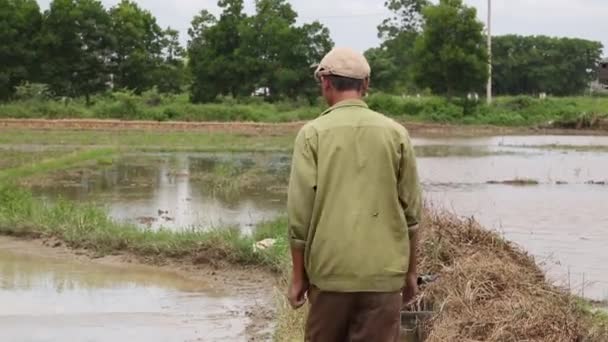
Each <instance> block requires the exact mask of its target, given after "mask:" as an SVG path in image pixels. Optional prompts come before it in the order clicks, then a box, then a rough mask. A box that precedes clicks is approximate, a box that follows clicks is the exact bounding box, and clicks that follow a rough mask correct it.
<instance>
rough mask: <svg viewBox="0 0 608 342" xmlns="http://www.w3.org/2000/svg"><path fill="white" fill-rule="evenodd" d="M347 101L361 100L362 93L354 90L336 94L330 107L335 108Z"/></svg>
mask: <svg viewBox="0 0 608 342" xmlns="http://www.w3.org/2000/svg"><path fill="white" fill-rule="evenodd" d="M347 100H361V93H360V92H358V91H356V90H353V91H345V92H342V93H339V94H336V95H335V96H334V98H333V99H332V101H331V102H332V103H330V104H329V105H330V106H333V105H335V104H337V103H339V102H342V101H347Z"/></svg>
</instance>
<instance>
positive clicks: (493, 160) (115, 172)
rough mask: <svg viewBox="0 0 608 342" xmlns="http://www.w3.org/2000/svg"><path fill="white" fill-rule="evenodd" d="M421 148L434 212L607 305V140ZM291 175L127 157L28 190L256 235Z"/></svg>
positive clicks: (426, 144) (247, 158) (228, 164)
mask: <svg viewBox="0 0 608 342" xmlns="http://www.w3.org/2000/svg"><path fill="white" fill-rule="evenodd" d="M414 143H415V145H416V149H417V154H418V156H419V159H418V163H419V171H420V175H421V179H422V182H423V186H424V189H425V198H426V200H427V201H428V202H429V203H431V204H432V205H434V206H436V207H440V208H443V209H446V210H449V211H452V212H454V213H456V214H458V215H460V216H464V217H475V218H476V219H477V220H479V221H480V222H481V223H482V224H483V225H485V226H486V227H488V228H489V229H495V230H497V231H499V232H501V233H502V234H504V236H505V237H506V238H507V239H509V240H512V241H514V242H516V243H518V244H520V245H521V246H523V247H524V248H525V249H526V250H528V251H530V253H532V254H533V255H535V256H536V257H537V260H538V261H539V263H542V264H543V265H544V267H545V269H547V271H548V272H549V274H550V276H551V278H552V279H554V280H555V281H557V282H558V283H560V284H563V285H568V284H569V285H568V286H570V288H571V289H572V290H573V291H574V292H577V293H580V294H583V293H584V294H585V295H586V296H589V297H591V298H594V299H605V298H607V297H608V268H606V265H608V253H606V252H605V250H604V248H605V243H606V241H608V213H607V209H608V185H603V184H605V183H604V182H606V181H608V137H592V136H589V137H587V136H504V137H480V138H449V137H445V138H417V139H414ZM289 164H290V156H289V154H285V153H184V152H177V153H138V154H127V155H123V156H121V157H120V158H119V159H117V160H116V161H115V162H114V163H113V165H111V166H107V167H102V168H97V169H89V170H87V169H85V170H79V171H78V172H66V173H62V174H59V175H57V176H56V178H54V179H53V181H52V182H48V183H46V184H45V182H42V183H41V184H35V183H34V184H33V185H32V188H33V190H34V192H35V193H36V194H37V195H39V196H41V197H43V198H47V199H49V200H55V199H57V198H58V197H63V198H66V199H69V200H76V201H89V202H94V203H97V204H98V205H100V206H104V207H107V209H108V211H109V213H110V215H112V216H113V217H114V218H116V219H118V220H121V221H126V222H130V223H133V224H137V225H140V226H141V227H142V229H158V228H160V227H165V228H169V229H193V228H194V229H209V228H218V227H220V228H221V227H235V226H236V227H240V228H241V229H243V230H245V231H249V230H251V228H252V227H253V226H254V225H255V224H256V223H257V222H259V221H263V220H267V219H271V218H273V217H275V216H276V215H278V214H279V213H281V212H283V211H284V206H285V199H286V194H285V188H286V185H287V180H288V174H289ZM518 180H527V181H533V185H526V186H523V185H522V186H518V185H517V183H518ZM513 181H514V182H513ZM502 182H507V183H509V182H511V184H501V183H502ZM490 183H496V184H490ZM583 279H584V282H583Z"/></svg>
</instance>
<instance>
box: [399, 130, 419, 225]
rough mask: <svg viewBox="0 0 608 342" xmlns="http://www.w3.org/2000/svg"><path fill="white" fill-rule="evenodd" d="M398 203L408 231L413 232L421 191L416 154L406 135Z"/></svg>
mask: <svg viewBox="0 0 608 342" xmlns="http://www.w3.org/2000/svg"><path fill="white" fill-rule="evenodd" d="M397 186H398V192H399V202H400V203H401V207H402V208H403V211H404V213H405V219H406V220H407V225H408V228H409V229H410V230H415V229H417V228H418V225H419V224H420V221H421V216H422V190H421V187H420V182H419V179H418V168H417V166H416V154H415V152H414V147H413V146H412V143H411V141H410V138H409V136H408V135H406V136H405V137H404V138H403V140H402V142H401V161H400V164H399V179H398V185H397Z"/></svg>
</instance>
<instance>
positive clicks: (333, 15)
mask: <svg viewBox="0 0 608 342" xmlns="http://www.w3.org/2000/svg"><path fill="white" fill-rule="evenodd" d="M38 2H39V4H40V6H41V7H42V8H43V9H47V8H48V5H49V2H50V0H39V1H38ZM102 2H103V3H104V4H105V5H106V6H107V7H110V6H113V5H115V4H116V3H118V2H119V0H102ZM136 2H137V3H139V4H140V6H141V7H143V8H145V9H148V10H149V11H151V12H152V14H154V15H155V16H156V18H157V20H158V22H159V24H160V25H161V26H163V27H166V26H171V27H173V28H175V29H178V30H180V31H181V40H182V42H186V40H187V32H186V30H187V29H188V26H189V25H190V21H191V20H192V17H193V16H194V15H195V14H196V13H198V12H199V11H200V10H201V9H203V8H206V9H208V10H209V11H211V12H212V13H214V14H217V13H219V9H218V7H217V0H174V1H167V0H136ZM290 3H291V4H292V6H293V7H294V9H295V10H296V11H297V12H298V14H299V22H309V21H313V20H319V21H321V22H322V23H323V24H325V25H326V26H327V27H329V29H330V31H331V36H332V38H333V40H334V42H335V43H336V45H339V46H350V47H353V48H355V49H358V50H361V51H363V50H365V49H367V48H370V47H374V46H377V45H378V44H379V40H378V38H377V29H376V27H377V25H378V24H379V23H380V22H381V21H382V20H383V19H384V18H386V17H387V16H388V14H389V12H387V11H386V9H385V8H384V6H383V4H384V0H291V1H290ZM465 3H467V4H469V5H471V6H475V7H476V8H477V10H478V11H477V13H478V16H479V18H480V20H482V21H483V22H484V23H485V22H486V16H487V0H465ZM245 4H246V8H247V10H248V11H249V12H251V10H252V9H253V4H254V0H245ZM492 6H493V29H492V31H493V35H500V34H507V33H517V34H524V35H529V34H534V35H537V34H544V35H550V36H563V37H578V38H585V39H591V40H597V41H601V42H602V43H603V44H604V46H605V48H604V51H608V48H607V47H608V0H492Z"/></svg>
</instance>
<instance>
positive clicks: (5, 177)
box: [0, 148, 116, 183]
mask: <svg viewBox="0 0 608 342" xmlns="http://www.w3.org/2000/svg"><path fill="white" fill-rule="evenodd" d="M115 153H116V150H115V149H111V148H104V149H93V150H84V151H77V152H73V153H69V154H67V155H62V156H59V157H56V158H48V159H44V160H42V161H40V162H38V163H31V164H25V165H21V166H17V167H14V168H10V169H6V170H2V171H0V183H3V182H13V181H15V180H17V179H20V178H25V177H31V176H34V175H37V174H43V173H48V172H53V171H58V170H63V169H67V168H70V167H73V166H76V165H79V164H83V163H86V162H91V161H96V162H99V163H103V164H107V163H108V162H109V161H108V159H109V158H110V157H111V156H112V155H114V154H115ZM110 162H111V161H110Z"/></svg>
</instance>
